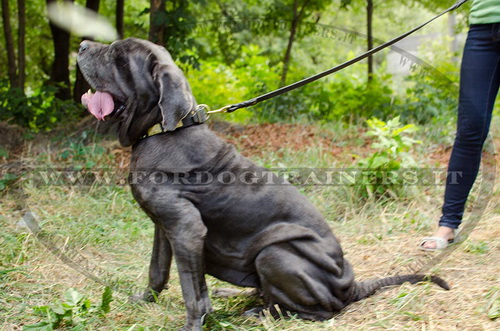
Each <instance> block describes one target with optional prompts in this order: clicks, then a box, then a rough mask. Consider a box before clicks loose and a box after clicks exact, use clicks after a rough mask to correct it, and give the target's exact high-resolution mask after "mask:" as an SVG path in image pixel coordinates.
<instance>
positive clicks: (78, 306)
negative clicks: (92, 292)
mask: <svg viewBox="0 0 500 331" xmlns="http://www.w3.org/2000/svg"><path fill="white" fill-rule="evenodd" d="M111 301H113V296H112V291H111V288H109V287H106V288H104V292H103V293H102V298H101V304H100V305H92V303H91V302H90V300H89V299H87V298H85V297H84V295H82V294H80V293H79V292H78V291H76V290H75V289H72V288H70V289H68V290H67V291H66V292H65V293H64V301H62V302H57V303H56V304H53V305H47V306H35V307H33V310H34V311H35V312H36V313H38V314H42V315H45V320H43V321H41V322H39V323H36V324H31V325H25V326H24V328H23V330H37V331H42V330H54V329H55V328H59V327H62V326H67V327H70V326H71V327H73V330H80V329H84V326H85V325H86V324H87V322H88V320H90V319H94V318H95V317H96V316H104V315H105V314H107V313H109V310H110V304H111Z"/></svg>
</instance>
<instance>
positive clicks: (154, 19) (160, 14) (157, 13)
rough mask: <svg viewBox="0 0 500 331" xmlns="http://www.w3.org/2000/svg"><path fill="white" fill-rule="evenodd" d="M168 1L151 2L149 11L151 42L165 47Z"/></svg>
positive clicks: (157, 0)
mask: <svg viewBox="0 0 500 331" xmlns="http://www.w3.org/2000/svg"><path fill="white" fill-rule="evenodd" d="M165 3H166V0H151V2H150V5H151V7H150V9H149V38H148V39H149V40H150V41H152V42H154V43H156V44H159V45H162V46H165V44H164V35H165V25H166V24H165V16H166V13H167V11H166V6H165Z"/></svg>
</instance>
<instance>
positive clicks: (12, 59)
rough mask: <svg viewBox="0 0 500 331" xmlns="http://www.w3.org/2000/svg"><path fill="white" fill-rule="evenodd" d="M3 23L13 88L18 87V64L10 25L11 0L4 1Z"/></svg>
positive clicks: (8, 68)
mask: <svg viewBox="0 0 500 331" xmlns="http://www.w3.org/2000/svg"><path fill="white" fill-rule="evenodd" d="M2 22H3V33H4V35H5V46H6V48H7V74H8V76H9V82H10V86H11V87H17V85H18V79H17V63H16V52H15V49H14V37H13V36H12V27H11V25H10V8H9V0H2Z"/></svg>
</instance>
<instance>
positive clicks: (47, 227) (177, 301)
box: [0, 123, 500, 331]
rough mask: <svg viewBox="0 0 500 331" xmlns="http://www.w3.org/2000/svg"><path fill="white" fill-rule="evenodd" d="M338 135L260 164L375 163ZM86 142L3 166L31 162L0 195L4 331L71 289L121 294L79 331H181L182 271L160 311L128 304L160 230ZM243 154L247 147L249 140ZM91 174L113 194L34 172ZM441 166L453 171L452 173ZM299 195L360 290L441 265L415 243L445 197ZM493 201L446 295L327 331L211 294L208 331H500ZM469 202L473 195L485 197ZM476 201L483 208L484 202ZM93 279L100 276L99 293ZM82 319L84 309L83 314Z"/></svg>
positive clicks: (354, 310) (428, 289)
mask: <svg viewBox="0 0 500 331" xmlns="http://www.w3.org/2000/svg"><path fill="white" fill-rule="evenodd" d="M497 124H498V123H497ZM496 127H497V128H498V125H496ZM339 128H340V126H339V125H336V124H332V125H331V126H322V127H321V128H309V130H312V131H313V132H315V133H316V134H317V135H316V136H317V137H320V138H321V139H323V141H324V143H322V144H318V145H317V146H314V145H313V146H307V148H306V149H299V150H298V149H297V148H294V146H291V145H284V146H283V147H282V148H279V149H277V150H276V149H273V150H270V151H267V150H265V149H264V150H263V153H261V154H259V155H255V156H254V157H252V158H253V159H254V160H256V162H257V163H259V164H261V165H265V166H269V167H303V168H307V167H328V168H342V167H350V166H352V165H353V164H355V162H356V160H355V159H353V158H352V154H359V155H367V154H368V153H369V148H368V146H369V142H368V141H366V139H365V138H362V132H361V133H360V132H359V130H357V129H356V128H352V127H351V128H342V129H343V131H341V132H345V135H342V133H340V134H339V132H340V131H339ZM492 128H495V124H493V125H492ZM315 130H316V131H315ZM432 130H433V128H432V127H429V128H425V130H423V131H422V133H420V134H421V135H422V136H421V137H418V136H417V137H416V138H417V139H419V140H423V141H424V144H422V145H421V146H419V147H418V149H415V150H414V151H413V153H414V154H415V155H414V157H415V158H416V159H417V160H419V162H420V164H422V165H424V166H429V167H434V166H436V162H437V161H436V160H437V159H440V158H437V159H436V158H433V157H432V155H433V153H434V152H435V151H436V150H444V148H443V149H440V147H443V145H442V144H441V143H440V142H439V141H436V140H433V141H428V142H427V141H426V140H427V139H426V136H425V134H426V133H425V132H429V131H432ZM434 130H438V129H437V128H434ZM356 134H358V136H356ZM417 134H418V133H417ZM495 134H496V133H495ZM89 136H90V138H89V137H77V138H72V140H67V141H64V139H63V140H62V141H61V140H60V139H59V140H57V141H51V140H50V139H40V140H39V141H40V142H38V143H36V142H32V143H31V146H27V148H25V149H24V151H23V152H22V153H21V154H19V155H16V156H13V155H10V154H8V155H6V158H5V160H6V162H14V161H18V160H22V161H23V162H24V163H25V164H27V165H29V167H25V168H24V169H22V170H20V171H21V172H22V173H23V174H22V175H21V176H20V177H21V178H22V179H21V180H18V181H16V182H15V184H11V183H10V182H9V183H7V189H6V190H4V191H3V193H2V196H1V198H2V204H1V207H0V226H1V227H2V231H1V232H0V325H1V328H0V329H2V330H19V329H21V328H22V327H23V326H27V325H30V324H35V323H39V322H41V321H46V320H47V318H48V317H47V314H46V313H45V314H44V313H43V311H42V312H41V311H40V309H37V308H36V307H39V306H52V307H54V306H56V305H57V304H58V303H60V302H62V301H64V298H65V293H66V292H67V291H68V290H69V289H75V291H77V292H78V293H80V294H81V295H82V296H83V297H84V298H86V300H88V301H89V302H90V304H91V306H92V307H94V306H96V305H99V303H100V300H101V296H102V293H103V291H104V288H105V285H111V286H112V287H113V292H112V296H113V301H112V302H111V305H110V310H109V312H99V313H96V312H94V313H89V314H86V313H82V314H81V316H82V319H83V320H82V321H80V322H79V323H80V324H78V325H77V329H78V328H80V329H84V330H85V329H86V330H175V329H178V328H180V327H181V326H182V325H183V321H184V317H185V310H184V303H183V300H182V295H181V289H180V284H179V279H178V276H177V273H176V270H175V267H174V270H172V273H171V280H170V282H169V289H168V290H166V291H165V292H164V293H163V294H162V295H161V296H160V297H159V301H158V303H151V304H144V305H136V304H131V303H129V301H128V296H129V295H130V294H133V293H135V292H137V291H139V290H140V289H141V288H143V287H144V286H145V284H146V282H147V273H148V270H147V268H148V263H149V256H150V251H151V245H152V233H153V229H152V224H151V222H150V220H149V219H148V218H147V217H146V215H145V214H144V213H143V212H142V211H141V210H140V209H139V207H138V205H137V203H136V202H135V201H134V200H133V198H132V196H131V193H130V190H129V188H128V186H126V185H125V184H124V181H123V178H126V165H127V161H126V159H127V157H128V153H129V152H128V150H124V149H121V148H119V147H117V145H116V142H115V141H114V140H108V139H103V138H99V137H98V138H94V137H93V135H92V134H91V135H89ZM241 142H242V144H243V140H241ZM497 142H498V140H497ZM236 143H237V144H238V145H239V148H240V149H242V148H243V147H244V146H242V145H241V144H239V141H238V140H236ZM330 144H331V145H330ZM332 146H334V147H335V148H334V149H332ZM425 146H428V149H426V148H425ZM431 146H432V150H431ZM333 151H335V152H333ZM95 165H98V167H107V168H110V169H113V171H115V172H116V173H115V176H114V177H113V180H111V182H110V184H108V185H86V186H81V185H51V186H47V185H40V183H37V182H35V181H32V180H27V179H26V178H29V176H28V175H29V172H30V170H29V169H33V168H35V169H36V167H59V168H64V169H67V168H71V169H74V168H75V167H76V169H85V168H89V169H93V168H95ZM439 166H440V167H445V164H443V163H440V164H439ZM31 171H33V170H31ZM20 187H22V189H23V191H24V194H25V196H26V197H27V198H26V199H25V202H26V205H28V206H29V208H30V210H31V212H32V213H33V214H34V215H36V219H37V221H38V223H39V225H40V226H41V232H39V233H38V235H35V234H33V232H32V231H30V230H29V228H27V227H26V225H25V224H24V223H23V222H22V221H21V220H22V217H23V207H25V205H24V202H23V198H22V197H23V196H22V195H21V193H22V191H20V189H19V188H20ZM299 189H300V190H301V191H302V192H303V193H304V194H305V195H307V196H308V197H309V198H310V200H311V201H312V202H313V203H314V204H315V205H316V206H317V207H318V208H319V210H320V211H321V212H322V214H323V215H324V216H325V219H326V220H327V222H328V223H329V225H330V226H331V228H332V230H333V232H334V233H335V235H336V236H337V237H338V238H339V240H340V241H341V245H342V247H343V249H344V251H345V256H346V258H347V259H349V260H350V262H351V263H352V264H353V265H354V269H355V272H356V275H357V279H367V278H371V277H382V276H386V275H392V274H396V273H402V272H404V271H408V270H415V268H418V267H419V266H422V264H426V263H428V262H430V261H432V259H433V257H434V256H435V254H432V253H424V252H421V251H418V250H416V245H417V244H418V240H419V238H421V237H424V236H427V235H430V234H431V233H432V231H433V230H434V227H435V225H436V221H437V219H438V217H439V215H440V210H439V209H440V204H441V200H442V194H443V187H442V186H439V185H438V186H426V187H408V188H406V194H405V195H403V196H401V197H398V198H390V199H387V198H384V199H379V198H371V199H364V200H361V199H359V196H357V195H356V192H355V191H354V190H353V189H352V188H349V187H345V186H314V185H311V186H304V187H300V188H299ZM498 189H499V187H498V185H497V186H496V187H495V188H494V190H493V191H492V192H491V194H492V200H491V203H490V205H489V207H488V208H487V210H486V211H485V213H484V214H483V216H482V218H481V221H480V222H479V224H478V226H477V227H476V228H475V229H474V231H473V232H472V234H471V236H470V237H469V238H468V239H467V241H466V242H465V243H464V244H463V245H460V246H458V247H457V249H456V250H454V251H453V252H452V253H451V255H450V256H449V257H447V258H446V259H445V260H444V261H443V262H442V263H440V264H438V265H436V266H434V267H433V269H432V270H433V272H435V273H437V274H439V275H441V276H443V277H444V278H445V279H446V280H447V281H448V282H449V283H450V284H451V286H452V290H451V291H447V292H445V291H443V290H441V289H440V288H438V287H437V286H434V285H432V284H422V285H417V286H412V285H403V286H400V287H393V288H390V289H386V290H384V291H380V292H378V293H377V294H376V295H374V296H372V297H370V298H368V299H366V300H363V301H361V302H357V303H354V304H352V305H350V306H348V307H347V308H346V309H345V310H344V311H343V312H341V313H340V314H338V315H336V316H335V317H334V318H333V319H331V320H328V321H325V322H310V321H303V320H300V319H297V318H296V317H291V318H284V319H278V320H275V319H273V318H272V317H271V316H269V315H268V314H265V315H264V316H262V317H261V318H255V317H245V316H242V315H241V314H242V313H243V312H244V311H245V310H247V309H249V308H251V307H252V306H253V305H254V304H255V303H256V300H257V299H256V298H255V297H248V296H243V295H239V296H236V297H232V298H229V299H227V298H218V297H215V296H213V297H212V303H213V306H214V308H215V312H214V313H213V314H210V315H209V316H208V317H207V321H206V324H205V329H206V330H307V331H309V330H332V329H335V330H353V329H356V330H357V329H359V330H382V329H395V330H399V329H409V330H417V329H418V330H421V329H426V330H428V329H430V330H441V329H443V330H444V329H446V330H464V329H467V330H495V329H498V328H499V327H500V325H499V323H500V322H499V319H498V315H499V312H498V307H499V306H500V294H499V289H498V283H499V281H500V278H499V275H500V254H498V252H499V248H500V227H499V223H500V205H499V204H498V201H499V195H500V194H499V190H498ZM473 194H477V190H476V191H475V192H474V193H473ZM472 199H473V200H471V201H476V200H477V199H478V197H477V196H474V197H473V198H472ZM469 212H470V208H469ZM47 247H49V248H52V251H51V250H49V249H47ZM54 248H57V249H58V251H54ZM61 252H63V253H64V254H65V255H67V256H70V257H71V258H72V260H73V261H74V262H75V266H74V267H72V266H71V264H68V263H65V262H63V261H62V260H61V259H60V258H59V257H58V256H57V254H60V253H61ZM85 273H88V274H87V275H86V274H85ZM89 275H94V276H97V278H98V279H99V280H100V281H102V283H99V282H96V281H94V280H92V279H91V278H89ZM207 283H208V285H209V288H211V289H213V288H216V287H228V286H230V285H228V284H225V283H223V282H221V281H219V280H217V279H215V278H213V277H209V276H208V277H207ZM68 309H69V308H68ZM75 309H76V308H75ZM82 309H84V308H82V307H78V311H81V310H82ZM64 323H66V324H64ZM64 323H63V324H62V325H63V328H71V327H74V325H73V326H71V322H64Z"/></svg>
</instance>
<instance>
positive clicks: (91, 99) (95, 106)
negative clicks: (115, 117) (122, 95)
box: [82, 92, 115, 121]
mask: <svg viewBox="0 0 500 331" xmlns="http://www.w3.org/2000/svg"><path fill="white" fill-rule="evenodd" d="M82 104H83V105H84V106H85V107H87V109H88V110H89V112H90V113H91V114H92V115H94V116H95V117H96V118H97V119H98V120H101V121H103V120H104V117H106V116H108V115H109V114H111V113H112V112H113V110H114V109H115V103H114V102H113V97H112V96H111V94H109V93H106V92H96V93H92V92H87V93H85V94H84V95H82Z"/></svg>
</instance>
